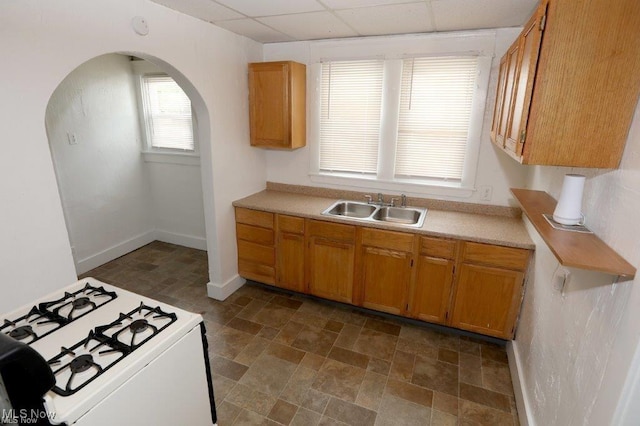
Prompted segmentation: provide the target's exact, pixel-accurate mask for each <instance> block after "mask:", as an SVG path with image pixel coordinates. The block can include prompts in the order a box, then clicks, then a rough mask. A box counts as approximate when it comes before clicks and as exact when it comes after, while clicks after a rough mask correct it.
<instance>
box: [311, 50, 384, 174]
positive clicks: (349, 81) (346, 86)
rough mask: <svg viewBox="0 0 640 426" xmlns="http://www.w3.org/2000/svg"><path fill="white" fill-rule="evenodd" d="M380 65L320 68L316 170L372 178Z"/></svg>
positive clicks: (377, 135)
mask: <svg viewBox="0 0 640 426" xmlns="http://www.w3.org/2000/svg"><path fill="white" fill-rule="evenodd" d="M383 69H384V61H381V60H367V61H344V62H342V61H340V62H329V63H325V64H323V65H322V82H321V94H322V98H321V116H320V169H321V170H324V171H334V172H335V171H338V172H357V173H371V174H375V173H376V171H377V166H378V143H379V140H380V111H381V108H382V76H383Z"/></svg>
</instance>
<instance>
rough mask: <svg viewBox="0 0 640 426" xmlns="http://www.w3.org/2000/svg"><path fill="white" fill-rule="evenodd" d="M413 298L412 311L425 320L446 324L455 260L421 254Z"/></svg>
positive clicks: (414, 314) (415, 315)
mask: <svg viewBox="0 0 640 426" xmlns="http://www.w3.org/2000/svg"><path fill="white" fill-rule="evenodd" d="M417 267H418V270H417V271H416V280H415V283H414V286H413V294H412V299H411V306H410V308H411V313H412V315H413V316H414V317H416V318H418V319H421V320H423V321H429V322H435V323H439V324H444V323H445V321H446V314H447V308H448V307H449V299H450V298H451V284H452V283H453V268H454V261H453V260H449V259H440V258H436V257H429V256H420V257H419V258H418V262H417Z"/></svg>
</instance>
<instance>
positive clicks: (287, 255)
mask: <svg viewBox="0 0 640 426" xmlns="http://www.w3.org/2000/svg"><path fill="white" fill-rule="evenodd" d="M236 233H237V239H238V271H239V274H240V275H241V276H242V277H245V278H248V279H251V280H255V281H259V282H262V283H266V284H271V285H275V286H278V287H281V288H284V289H287V290H292V291H296V292H300V293H309V294H312V295H314V296H318V297H322V298H325V299H330V300H335V301H338V302H343V303H348V304H352V305H357V306H362V307H365V308H368V309H373V310H377V311H381V312H387V313H390V314H394V315H401V316H407V317H412V318H416V319H419V320H422V321H428V322H432V323H436V324H442V325H446V326H450V327H455V328H459V329H462V330H467V331H471V332H475V333H479V334H484V335H488V336H493V337H498V338H501V339H511V338H513V336H514V332H515V325H516V322H517V319H518V314H519V312H520V305H521V302H522V296H523V289H524V276H525V272H526V269H527V267H528V263H529V258H530V255H531V251H530V250H525V249H518V248H511V247H503V246H495V245H491V244H481V243H472V242H466V241H457V240H452V239H445V238H437V237H427V236H421V235H416V234H413V233H410V232H395V231H386V230H380V229H373V228H367V227H362V226H355V225H344V224H338V223H333V222H325V221H321V220H314V219H304V218H301V217H295V216H289V215H280V214H273V213H267V212H259V211H253V210H248V209H241V208H237V209H236Z"/></svg>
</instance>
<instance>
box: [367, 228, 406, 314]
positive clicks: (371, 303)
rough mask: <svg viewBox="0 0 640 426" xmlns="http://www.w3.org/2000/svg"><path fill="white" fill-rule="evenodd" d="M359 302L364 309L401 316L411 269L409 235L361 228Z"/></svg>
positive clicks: (403, 311)
mask: <svg viewBox="0 0 640 426" xmlns="http://www.w3.org/2000/svg"><path fill="white" fill-rule="evenodd" d="M361 234H362V235H361V244H362V246H361V249H360V253H361V255H360V283H359V284H360V285H359V289H360V298H359V299H360V300H359V302H360V303H358V304H360V305H362V306H364V307H365V308H369V309H375V310H377V311H382V312H388V313H391V314H395V315H404V314H405V312H406V307H407V292H408V290H409V285H410V283H411V271H412V269H411V268H412V266H413V240H414V236H413V235H411V234H406V233H400V232H391V231H379V230H375V229H367V228H363V229H362V232H361Z"/></svg>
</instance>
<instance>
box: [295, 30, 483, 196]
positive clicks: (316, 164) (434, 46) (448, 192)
mask: <svg viewBox="0 0 640 426" xmlns="http://www.w3.org/2000/svg"><path fill="white" fill-rule="evenodd" d="M374 39H375V40H367V41H361V40H348V41H342V42H341V43H340V44H338V43H336V42H335V41H326V42H317V43H315V44H313V45H312V46H311V48H310V56H309V59H310V60H309V65H308V67H307V69H308V72H309V76H308V77H309V78H308V80H309V87H308V92H309V93H310V94H311V96H309V100H310V105H309V141H310V144H309V145H310V170H309V176H310V179H311V180H312V181H313V182H317V183H320V184H330V185H339V186H342V187H345V186H349V187H353V188H364V189H380V190H389V191H410V192H413V193H423V194H432V195H441V196H452V197H463V198H466V197H470V196H472V195H473V192H474V190H475V188H474V187H475V178H476V171H477V165H478V158H479V154H480V145H481V140H482V135H483V130H484V122H485V114H486V103H487V95H488V86H489V77H490V73H491V65H492V60H493V54H494V49H495V46H494V45H495V32H494V31H483V32H480V33H479V32H474V33H468V32H460V33H455V34H435V35H426V36H424V35H422V36H416V37H410V38H406V37H391V38H384V39H377V38H374ZM403 39H404V40H403ZM430 56H431V57H442V56H476V57H477V58H478V76H477V79H476V93H475V95H474V98H473V106H472V111H473V114H472V117H471V122H470V125H469V137H468V143H467V147H466V153H465V161H464V168H463V175H462V179H461V181H455V182H454V181H450V182H447V181H442V180H427V179H414V178H411V179H402V178H396V177H395V176H394V168H395V149H396V134H397V127H398V115H397V114H395V115H393V116H392V118H389V117H388V116H387V117H386V119H383V120H382V122H381V141H380V143H379V146H378V150H379V152H378V170H377V174H376V175H373V176H372V175H363V174H357V173H336V172H326V171H322V170H321V169H320V140H319V134H320V110H321V104H320V85H321V78H322V65H321V64H322V63H323V62H329V61H347V60H363V59H372V58H375V59H383V60H384V61H385V65H384V66H385V70H384V77H383V78H384V82H383V85H384V87H383V107H382V108H383V111H388V110H394V111H399V103H400V86H401V74H402V61H403V60H404V59H408V58H418V57H430ZM383 115H387V114H386V113H384V112H383ZM390 141H392V142H390Z"/></svg>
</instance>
